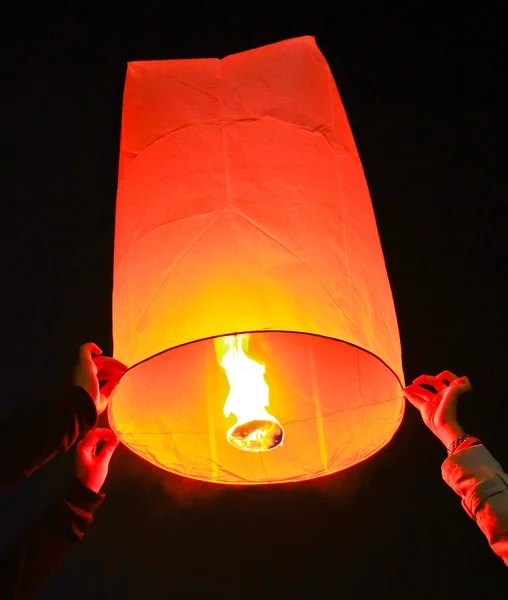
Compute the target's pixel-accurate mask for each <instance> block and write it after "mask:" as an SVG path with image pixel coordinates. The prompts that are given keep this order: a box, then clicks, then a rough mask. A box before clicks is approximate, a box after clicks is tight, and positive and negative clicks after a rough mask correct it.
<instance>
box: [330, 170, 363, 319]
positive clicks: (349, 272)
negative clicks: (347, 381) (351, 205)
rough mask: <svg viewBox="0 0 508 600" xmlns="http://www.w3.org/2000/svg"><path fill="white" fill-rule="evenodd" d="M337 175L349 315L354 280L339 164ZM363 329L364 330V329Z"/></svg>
mask: <svg viewBox="0 0 508 600" xmlns="http://www.w3.org/2000/svg"><path fill="white" fill-rule="evenodd" d="M335 173H336V177H337V184H338V186H339V202H340V210H341V212H342V223H341V225H342V236H343V239H344V248H345V250H346V252H345V265H346V270H347V280H348V283H349V314H351V313H352V306H353V290H352V287H353V285H352V278H351V265H350V264H349V244H348V238H347V233H346V212H345V210H344V189H345V188H344V185H343V182H342V178H341V176H340V169H339V165H338V164H337V162H335ZM362 329H363V328H362Z"/></svg>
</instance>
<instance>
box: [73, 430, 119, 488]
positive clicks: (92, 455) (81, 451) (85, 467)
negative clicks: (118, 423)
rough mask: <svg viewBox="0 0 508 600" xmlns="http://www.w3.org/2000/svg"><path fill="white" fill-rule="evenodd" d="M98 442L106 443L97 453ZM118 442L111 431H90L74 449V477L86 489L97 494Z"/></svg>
mask: <svg viewBox="0 0 508 600" xmlns="http://www.w3.org/2000/svg"><path fill="white" fill-rule="evenodd" d="M100 442H106V443H105V444H104V446H103V447H102V448H101V449H100V451H99V452H98V453H97V446H98V444H99V443H100ZM118 443H119V440H118V438H117V437H116V435H115V434H114V433H113V432H112V431H111V429H104V428H101V429H99V428H95V429H91V430H90V431H89V432H88V433H87V434H86V435H85V437H84V438H83V439H82V440H81V442H80V443H79V444H78V445H77V448H76V477H77V478H78V479H79V481H80V482H81V483H82V484H83V485H84V486H86V487H87V488H88V489H90V490H92V491H93V492H95V493H98V492H99V490H100V489H101V487H102V484H103V483H104V481H105V479H106V476H107V474H108V468H109V461H110V460H111V457H112V456H113V452H114V451H115V450H116V447H117V446H118Z"/></svg>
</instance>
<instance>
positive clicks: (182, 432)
mask: <svg viewBox="0 0 508 600" xmlns="http://www.w3.org/2000/svg"><path fill="white" fill-rule="evenodd" d="M403 397H404V396H394V397H393V398H388V399H386V400H380V401H379V402H373V403H371V404H359V405H358V406H350V407H348V408H341V409H339V410H333V411H331V412H324V413H322V416H323V417H332V416H334V415H337V414H339V413H342V412H346V411H348V410H358V409H359V408H368V407H369V406H379V405H381V404H385V403H387V402H393V401H394V400H399V399H402V398H403ZM315 418H316V417H307V418H305V419H294V420H293V421H281V425H284V427H286V426H288V425H293V424H294V423H307V422H308V421H313V420H314V419H315ZM217 431H218V432H219V433H221V434H225V433H226V430H225V429H220V428H219V429H217ZM204 434H207V435H209V434H210V431H208V430H200V431H179V432H177V433H175V432H169V431H168V432H163V431H135V432H129V433H126V432H124V434H123V435H171V436H179V435H204ZM260 454H262V453H260Z"/></svg>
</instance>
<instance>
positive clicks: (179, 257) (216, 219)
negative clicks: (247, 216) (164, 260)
mask: <svg viewBox="0 0 508 600" xmlns="http://www.w3.org/2000/svg"><path fill="white" fill-rule="evenodd" d="M226 210H228V209H221V214H222V213H224V212H226ZM221 214H219V215H217V218H215V219H214V220H213V221H212V222H211V223H208V225H207V226H206V227H205V228H204V229H203V230H202V231H201V232H200V233H199V235H198V236H197V237H196V238H195V239H193V240H192V242H191V243H190V244H189V245H188V246H187V248H185V250H183V251H182V252H180V254H179V256H178V258H177V259H176V261H173V262H172V263H171V265H170V266H169V268H168V269H167V270H166V272H165V273H164V277H163V278H162V280H161V282H160V285H159V286H158V287H157V290H156V291H155V294H154V295H153V296H152V298H151V299H150V300H149V302H148V303H147V305H146V308H145V310H144V311H143V312H142V313H141V314H140V315H139V316H138V318H137V320H136V324H138V323H139V322H140V321H141V319H143V318H144V317H145V315H146V313H147V312H148V310H149V309H150V307H151V306H152V304H153V302H154V301H155V299H156V298H157V296H158V295H159V292H160V291H161V289H162V287H163V286H164V284H165V283H166V280H167V278H168V277H169V275H170V274H171V272H172V270H173V268H174V267H175V266H176V265H177V264H178V262H179V261H180V260H181V259H182V258H183V257H184V256H185V255H186V254H187V252H189V250H190V249H191V248H192V247H193V246H194V244H196V242H198V241H199V239H200V238H201V237H202V236H203V235H204V234H205V233H206V232H207V231H208V229H210V227H212V225H214V224H215V223H216V222H217V221H218V219H219V218H220V217H221Z"/></svg>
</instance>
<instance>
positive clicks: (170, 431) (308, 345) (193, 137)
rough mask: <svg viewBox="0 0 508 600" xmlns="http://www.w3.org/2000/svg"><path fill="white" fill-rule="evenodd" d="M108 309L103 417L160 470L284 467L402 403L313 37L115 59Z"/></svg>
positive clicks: (377, 286)
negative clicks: (118, 91) (117, 109)
mask: <svg viewBox="0 0 508 600" xmlns="http://www.w3.org/2000/svg"><path fill="white" fill-rule="evenodd" d="M113 328H114V345H115V356H116V357H117V358H118V359H119V360H121V361H123V362H124V363H126V364H128V365H130V366H131V367H132V368H131V369H130V370H129V371H128V373H127V374H126V375H125V377H124V378H123V380H122V382H121V383H120V386H119V387H118V389H117V392H116V393H115V396H114V398H113V399H112V401H111V402H110V405H109V417H110V422H111V425H112V427H113V429H114V430H115V431H116V433H117V434H118V436H119V437H120V439H121V440H122V442H123V443H124V444H126V445H127V446H128V447H129V448H130V449H131V450H133V451H134V452H136V453H137V454H139V455H140V456H141V457H143V458H145V459H146V460H148V461H150V462H152V463H154V464H155V465H158V466H159V467H162V468H163V469H167V470H168V471H171V472H173V473H178V474H180V475H184V476H186V477H192V478H195V479H201V480H205V481H211V482H216V483H225V484H264V483H280V482H289V481H302V480H305V479H310V478H314V477H319V476H322V475H326V474H329V473H333V472H336V471H339V470H341V469H345V468H347V467H349V466H351V465H354V464H355V463H357V462H359V461H361V460H364V459H365V458H367V457H368V456H370V455H372V454H373V453H374V452H376V451H377V450H379V449H380V448H381V447H382V446H384V445H385V444H386V443H387V442H388V441H389V440H390V439H391V437H392V436H393V434H394V432H395V431H396V429H397V427H398V425H399V423H400V421H401V419H402V413H403V398H402V394H401V389H400V386H401V382H402V380H403V373H402V366H401V351H400V342H399V336H398V329H397V321H396V316H395V311H394V306H393V300H392V295H391V291H390V286H389V282H388V277H387V273H386V269H385V264H384V260H383V254H382V249H381V245H380V241H379V236H378V232H377V228H376V223H375V218H374V213H373V209H372V204H371V201H370V197H369V192H368V189H367V185H366V181H365V177H364V174H363V170H362V166H361V163H360V159H359V156H358V152H357V150H356V147H355V143H354V141H353V137H352V134H351V131H350V128H349V125H348V121H347V117H346V114H345V112H344V108H343V106H342V103H341V100H340V97H339V94H338V92H337V89H336V87H335V84H334V81H333V77H332V75H331V72H330V70H329V68H328V65H327V63H326V61H325V59H324V58H323V56H322V54H321V53H320V51H319V50H318V48H317V46H316V44H315V42H314V39H313V38H312V37H302V38H297V39H292V40H288V41H284V42H280V43H277V44H273V45H269V46H265V47H262V48H258V49H255V50H251V51H248V52H242V53H240V54H235V55H232V56H228V57H226V58H224V59H223V60H218V59H202V60H168V61H147V62H133V63H129V65H128V71H127V78H126V84H125V95H124V105H123V121H122V137H121V151H120V175H119V185H118V199H117V214H116V236H115V265H114V293H113ZM238 334H243V335H238Z"/></svg>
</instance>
